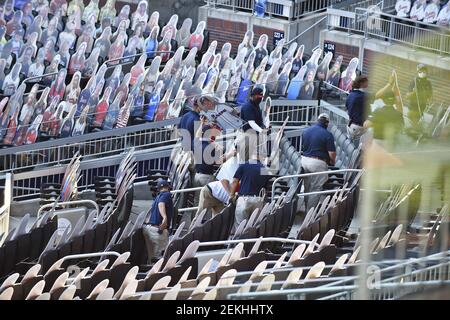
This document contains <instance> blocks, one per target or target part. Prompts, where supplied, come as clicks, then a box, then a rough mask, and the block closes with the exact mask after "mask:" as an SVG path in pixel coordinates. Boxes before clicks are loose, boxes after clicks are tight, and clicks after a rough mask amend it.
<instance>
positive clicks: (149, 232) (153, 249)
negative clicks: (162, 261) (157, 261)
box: [142, 225, 169, 263]
mask: <svg viewBox="0 0 450 320" xmlns="http://www.w3.org/2000/svg"><path fill="white" fill-rule="evenodd" d="M142 230H143V234H144V239H145V246H146V247H147V255H148V262H149V263H150V261H151V259H152V258H159V257H160V256H161V252H162V251H163V250H165V249H166V247H167V245H168V244H169V231H168V230H167V229H166V230H164V231H163V233H162V234H159V233H158V230H159V228H158V227H154V226H150V225H145V226H144V227H143V229H142Z"/></svg>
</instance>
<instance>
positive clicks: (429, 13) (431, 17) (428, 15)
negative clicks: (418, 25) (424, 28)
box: [423, 0, 440, 23]
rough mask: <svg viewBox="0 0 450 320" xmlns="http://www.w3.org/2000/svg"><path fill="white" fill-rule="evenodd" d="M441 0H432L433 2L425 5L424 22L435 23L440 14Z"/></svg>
mask: <svg viewBox="0 0 450 320" xmlns="http://www.w3.org/2000/svg"><path fill="white" fill-rule="evenodd" d="M439 4H440V0H431V2H430V3H429V4H428V5H427V6H426V7H425V11H424V17H423V22H425V23H435V22H436V21H437V18H438V15H439Z"/></svg>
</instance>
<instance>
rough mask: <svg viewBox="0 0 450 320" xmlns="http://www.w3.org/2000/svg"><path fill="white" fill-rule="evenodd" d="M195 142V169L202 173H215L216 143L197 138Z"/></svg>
mask: <svg viewBox="0 0 450 320" xmlns="http://www.w3.org/2000/svg"><path fill="white" fill-rule="evenodd" d="M194 143H195V148H194V158H195V171H196V172H197V173H201V174H208V175H213V174H214V172H215V171H216V167H215V166H214V163H215V160H216V159H215V157H216V152H215V149H214V145H213V144H211V143H210V142H208V141H201V140H199V139H195V140H194Z"/></svg>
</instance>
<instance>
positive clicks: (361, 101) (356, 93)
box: [345, 89, 367, 127]
mask: <svg viewBox="0 0 450 320" xmlns="http://www.w3.org/2000/svg"><path fill="white" fill-rule="evenodd" d="M345 106H346V107H347V112H348V116H349V118H350V124H356V125H358V126H361V127H362V126H363V124H364V121H366V120H367V116H366V110H365V108H366V94H365V93H364V92H362V91H361V90H357V89H353V90H352V91H351V92H350V94H349V95H348V97H347V100H346V101H345Z"/></svg>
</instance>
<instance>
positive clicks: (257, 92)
mask: <svg viewBox="0 0 450 320" xmlns="http://www.w3.org/2000/svg"><path fill="white" fill-rule="evenodd" d="M260 94H264V90H263V89H262V88H261V87H255V88H253V90H252V93H251V95H252V96H254V95H260Z"/></svg>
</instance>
